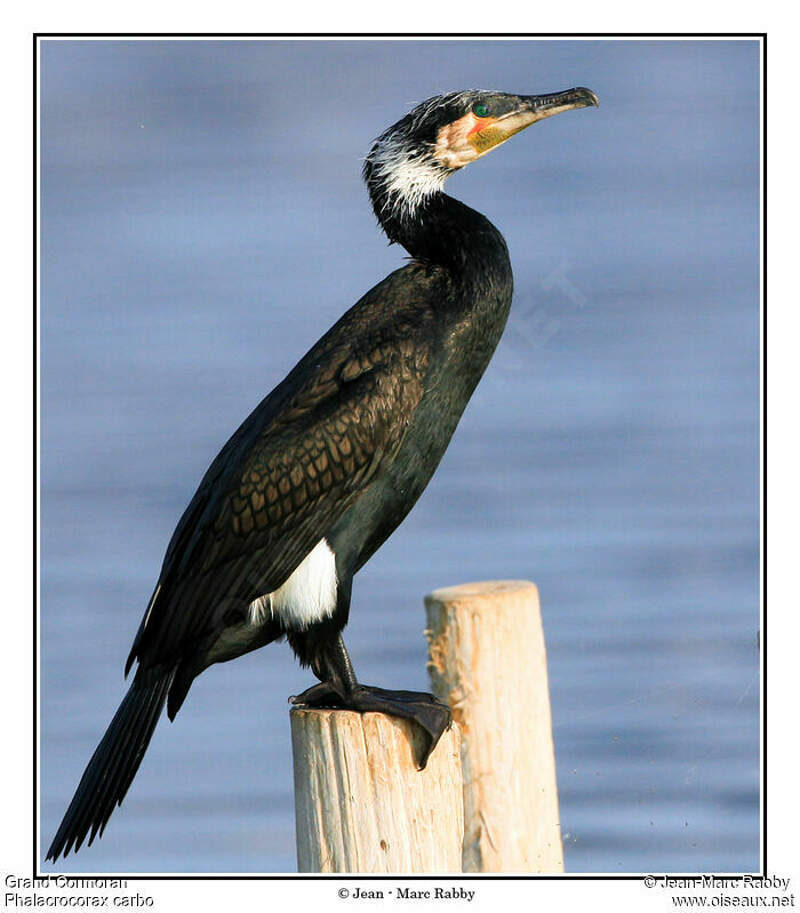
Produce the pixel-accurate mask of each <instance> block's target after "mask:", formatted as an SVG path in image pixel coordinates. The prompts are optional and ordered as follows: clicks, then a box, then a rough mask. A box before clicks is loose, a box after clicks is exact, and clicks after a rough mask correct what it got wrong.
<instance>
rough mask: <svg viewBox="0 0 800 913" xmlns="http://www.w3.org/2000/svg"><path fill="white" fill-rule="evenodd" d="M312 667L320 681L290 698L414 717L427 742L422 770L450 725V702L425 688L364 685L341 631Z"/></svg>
mask: <svg viewBox="0 0 800 913" xmlns="http://www.w3.org/2000/svg"><path fill="white" fill-rule="evenodd" d="M312 669H313V670H314V674H315V675H316V676H317V678H319V679H320V683H319V684H317V685H312V687H311V688H307V689H306V690H305V691H303V693H302V694H298V695H295V696H294V697H291V698H290V701H291V702H292V703H293V704H296V705H304V706H306V707H320V708H322V707H328V708H331V709H337V710H339V709H342V710H355V711H357V712H359V713H366V712H368V711H374V712H377V713H385V714H387V715H388V716H399V717H402V718H403V719H406V720H413V721H414V722H415V723H416V724H417V725H418V726H419V727H420V729H421V730H422V734H423V737H424V743H423V747H422V753H421V757H420V758H419V762H418V768H419V770H423V769H424V768H425V765H426V764H427V763H428V758H429V757H430V755H431V752H432V751H433V749H434V748H435V747H436V744H437V742H438V741H439V739H440V738H441V735H442V733H443V732H444V731H445V730H446V729H449V728H450V724H451V723H452V716H451V714H450V708H449V707H448V706H447V704H443V703H442V702H441V701H439V700H437V698H435V697H434V696H433V695H432V694H428V693H427V692H425V691H388V690H386V689H385V688H376V687H374V686H372V685H362V684H361V683H360V682H359V681H358V680H357V679H356V675H355V672H354V670H353V664H352V663H351V662H350V656H349V655H348V653H347V648H346V647H345V645H344V641H343V640H342V636H341V634H338V635H337V636H336V638H335V640H332V641H329V642H328V644H326V646H325V648H324V650H323V651H321V652H320V654H318V658H317V661H315V662H313V663H312Z"/></svg>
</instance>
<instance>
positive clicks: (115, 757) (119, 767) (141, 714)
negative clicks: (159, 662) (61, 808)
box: [46, 669, 175, 862]
mask: <svg viewBox="0 0 800 913" xmlns="http://www.w3.org/2000/svg"><path fill="white" fill-rule="evenodd" d="M174 675H175V670H174V669H171V670H169V671H167V672H162V673H161V674H157V673H154V672H152V671H150V672H147V673H143V672H142V671H141V670H140V671H139V672H138V673H137V675H136V678H135V679H134V680H133V683H132V684H131V687H130V689H129V690H128V693H127V694H126V695H125V697H124V698H123V700H122V703H121V704H120V705H119V709H118V710H117V712H116V713H115V714H114V719H113V720H112V721H111V723H110V725H109V727H108V729H107V730H106V734H105V735H104V736H103V738H102V739H101V741H100V744H99V745H98V746H97V748H96V749H95V753H94V754H93V755H92V759H91V760H90V761H89V763H88V765H87V766H86V770H85V772H84V774H83V777H81V782H80V783H79V784H78V788H77V790H76V791H75V796H74V798H73V799H72V802H71V803H70V806H69V808H68V809H67V813H66V814H65V815H64V820H63V821H62V822H61V826H60V827H59V829H58V833H57V834H56V836H55V837H54V838H53V842H52V844H51V845H50V849H49V850H48V851H47V857H46V858H47V859H52V860H53V862H55V861H56V859H58V857H59V856H60V855H61V854H62V853H63V855H64V856H66V855H67V854H68V853H69V851H70V849H74V850H75V852H77V851H78V849H79V848H80V846H81V844H82V843H83V841H84V840H85V839H86V835H87V834H88V833H89V831H90V830H91V834H89V841H88V843H87V846H89V845H91V843H92V841H93V840H94V838H95V836H97V834H98V832H99V834H100V835H101V836H102V833H103V831H104V830H105V826H106V824H107V823H108V819H109V818H110V817H111V813H112V812H113V811H114V808H115V807H116V806H117V805H120V804H121V803H122V800H123V799H124V798H125V794H126V793H127V791H128V787H129V786H130V785H131V782H132V780H133V778H134V776H135V775H136V771H137V770H138V769H139V764H140V763H141V761H142V758H143V757H144V753H145V751H146V750H147V746H148V745H149V744H150V739H151V738H152V735H153V730H154V729H155V728H156V723H157V722H158V718H159V716H160V715H161V709H162V708H163V706H164V702H165V701H166V699H167V692H168V691H169V688H170V685H171V684H172V679H173V677H174Z"/></svg>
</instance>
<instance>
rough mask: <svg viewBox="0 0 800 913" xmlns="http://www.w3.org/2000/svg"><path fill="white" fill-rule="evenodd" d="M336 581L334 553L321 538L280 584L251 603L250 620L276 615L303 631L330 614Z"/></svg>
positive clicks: (334, 604) (259, 620)
mask: <svg viewBox="0 0 800 913" xmlns="http://www.w3.org/2000/svg"><path fill="white" fill-rule="evenodd" d="M337 582H338V581H337V579H336V556H335V555H334V553H333V551H332V549H331V547H330V546H329V545H328V543H327V542H326V541H325V540H324V539H320V540H319V542H318V543H317V544H316V545H315V546H314V548H313V549H312V550H311V551H310V552H309V553H308V554H307V555H306V557H305V558H304V559H303V561H302V562H301V563H300V564H299V565H298V566H297V567H296V568H295V570H294V572H293V573H292V575H291V576H290V577H289V579H288V580H287V581H286V582H285V583H284V584H283V585H282V586H280V587H279V588H278V589H277V590H274V591H273V592H272V593H267V594H266V595H264V596H259V598H258V599H254V600H253V601H252V602H251V603H250V606H249V612H248V617H249V621H250V624H252V625H260V624H263V623H264V621H266V619H267V618H268V617H272V616H274V615H277V616H278V617H279V618H280V619H281V621H283V622H284V623H285V624H286V626H287V627H288V628H292V629H294V630H300V631H304V630H306V628H308V627H309V626H310V625H312V624H314V622H317V621H322V619H323V618H329V617H330V616H331V615H333V613H334V611H335V609H336V591H337Z"/></svg>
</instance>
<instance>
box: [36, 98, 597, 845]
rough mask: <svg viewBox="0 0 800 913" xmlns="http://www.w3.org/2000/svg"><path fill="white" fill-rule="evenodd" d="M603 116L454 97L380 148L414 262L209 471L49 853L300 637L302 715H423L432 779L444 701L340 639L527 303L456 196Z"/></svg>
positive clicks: (381, 197) (418, 114)
mask: <svg viewBox="0 0 800 913" xmlns="http://www.w3.org/2000/svg"><path fill="white" fill-rule="evenodd" d="M589 105H597V97H596V96H595V94H594V93H593V92H592V91H590V90H589V89H585V88H576V89H570V90H568V91H566V92H559V93H556V94H552V95H511V94H507V93H501V92H483V91H467V92H453V93H449V94H446V95H439V96H436V97H435V98H431V99H428V100H427V101H425V102H423V103H422V104H420V105H418V106H417V107H416V108H414V109H413V110H412V111H411V112H410V113H409V114H407V115H406V116H405V117H404V118H402V120H400V121H398V122H397V123H396V124H395V125H394V126H393V127H390V128H389V129H388V130H386V132H385V133H383V134H382V135H381V136H380V137H378V139H377V140H376V141H375V143H374V145H373V146H372V149H371V151H370V153H369V155H368V156H367V159H366V162H365V164H364V180H365V181H366V184H367V187H368V189H369V195H370V199H371V201H372V206H373V209H374V211H375V214H376V216H377V218H378V222H379V223H380V225H381V227H382V228H383V230H384V231H385V232H386V234H387V236H388V238H389V240H390V241H391V242H397V243H398V244H401V245H402V246H403V247H404V248H405V249H406V250H407V251H408V253H409V254H410V255H411V260H410V262H409V263H408V264H407V265H406V266H403V267H402V268H401V269H398V270H396V271H395V272H393V273H391V274H390V275H389V276H387V277H386V278H385V279H384V280H383V281H382V282H380V283H378V285H376V286H375V288H373V289H372V290H371V291H369V292H367V294H366V295H364V297H363V298H362V299H361V300H360V301H359V302H358V303H357V304H356V305H354V306H353V307H352V308H351V309H350V310H349V311H347V313H346V314H345V315H344V316H343V317H342V318H341V319H340V320H339V321H338V322H337V323H336V324H335V325H334V326H333V327H332V328H331V329H330V330H329V331H328V332H327V333H326V334H325V335H324V336H323V337H322V339H320V340H319V342H317V343H316V344H315V345H314V346H313V347H312V348H311V350H310V351H309V352H308V353H307V354H306V355H305V356H304V357H303V358H302V359H301V360H300V361H299V362H298V364H297V365H296V367H295V368H294V369H293V370H292V371H291V372H290V373H289V375H288V376H287V377H286V378H285V379H284V380H283V381H282V382H281V383H280V384H278V386H277V387H276V388H275V389H274V390H273V391H272V392H271V393H270V394H269V395H268V396H267V397H266V398H265V399H264V400H262V402H261V403H260V404H259V405H258V406H257V407H256V408H255V410H254V411H253V412H252V413H251V414H250V415H249V416H248V418H247V419H245V421H244V423H243V424H242V425H241V426H240V428H239V429H238V431H236V433H235V434H234V435H233V437H232V438H231V439H230V440H229V441H228V443H227V444H226V445H225V446H224V447H223V448H222V451H221V452H220V454H219V455H218V456H217V458H216V459H215V460H214V462H213V463H212V464H211V467H210V468H209V470H208V472H207V473H206V474H205V476H204V477H203V480H202V482H201V483H200V487H199V488H198V490H197V493H196V494H195V496H194V497H193V498H192V501H191V503H190V504H189V506H188V508H187V509H186V511H185V513H184V514H183V516H182V517H181V520H180V522H179V523H178V526H177V529H176V530H175V532H174V534H173V536H172V539H171V540H170V543H169V546H168V548H167V553H166V556H165V558H164V563H163V566H162V568H161V573H160V575H159V578H158V582H157V583H156V587H155V590H154V592H153V595H152V597H151V599H150V602H149V604H148V606H147V610H146V612H145V613H144V618H143V619H142V622H141V624H140V626H139V630H138V632H137V634H136V637H135V639H134V642H133V646H132V648H131V651H130V655H129V656H128V661H127V664H126V666H125V673H126V675H127V673H128V671H129V670H130V668H131V666H132V665H133V663H134V662H137V663H138V667H137V669H136V674H135V676H134V679H133V682H132V684H131V686H130V689H129V691H128V692H127V694H126V696H125V698H124V699H123V701H122V703H121V705H120V707H119V709H118V710H117V713H116V715H115V716H114V719H113V720H112V721H111V724H110V726H109V727H108V730H107V731H106V734H105V735H104V736H103V739H102V741H101V742H100V744H99V745H98V747H97V749H96V751H95V753H94V755H93V756H92V758H91V760H90V761H89V764H88V766H87V768H86V771H85V773H84V775H83V778H82V779H81V781H80V784H79V785H78V788H77V790H76V793H75V797H74V798H73V800H72V803H71V804H70V806H69V808H68V810H67V812H66V814H65V816H64V820H63V821H62V823H61V826H60V827H59V829H58V833H57V834H56V836H55V838H54V839H53V842H52V845H51V846H50V849H49V851H48V854H47V857H48V858H52V859H53V860H54V861H55V860H56V859H57V858H58V856H59V855H60V854H62V853H63V854H64V855H66V854H67V853H68V852H69V851H70V849H75V850H77V849H78V848H79V847H80V846H81V843H82V842H83V841H84V839H85V838H86V835H87V834H89V843H90V844H91V842H92V840H93V839H94V838H95V836H96V835H97V833H98V832H99V833H100V834H102V832H103V830H104V829H105V826H106V823H107V822H108V819H109V817H110V815H111V813H112V811H113V809H114V807H115V805H118V804H120V803H121V802H122V799H123V797H124V796H125V793H126V792H127V790H128V787H129V786H130V783H131V781H132V779H133V777H134V775H135V773H136V771H137V769H138V767H139V763H140V762H141V760H142V756H143V755H144V752H145V750H146V748H147V745H148V743H149V742H150V738H151V736H152V733H153V730H154V728H155V725H156V722H157V720H158V717H159V716H160V714H161V710H162V708H163V706H164V703H165V702H166V704H167V714H168V716H169V718H170V719H173V718H174V716H175V714H176V713H177V712H178V710H179V708H180V706H181V704H182V703H183V701H184V699H185V697H186V694H187V692H188V690H189V687H190V686H191V684H192V681H193V679H194V678H195V676H197V675H199V674H200V673H201V672H202V671H203V670H204V669H206V668H207V667H208V666H210V665H212V664H213V663H218V662H224V661H226V660H229V659H234V658H235V657H237V656H241V655H242V654H244V653H247V652H248V651H250V650H254V649H256V648H257V647H262V646H264V644H268V643H270V642H271V641H274V640H278V639H280V638H283V637H286V638H287V640H288V641H289V643H290V644H291V646H292V649H293V650H294V652H295V654H296V655H297V657H298V659H299V660H300V662H301V663H302V664H303V665H304V666H310V667H311V669H312V671H313V672H314V675H315V676H316V677H317V678H318V679H319V683H318V684H316V685H314V686H313V687H311V688H309V689H308V690H307V691H305V692H303V693H302V694H300V695H298V696H297V697H295V698H293V700H294V701H295V702H296V703H303V704H306V705H311V706H328V707H331V706H332V707H345V708H350V709H353V710H357V711H367V710H377V711H382V712H384V713H388V714H392V715H395V716H401V717H406V718H410V719H412V720H414V721H416V723H418V724H419V725H420V726H421V727H422V730H423V731H424V732H425V733H426V735H427V738H426V745H425V748H424V750H423V754H422V757H421V758H420V766H424V765H425V763H426V761H427V758H428V756H429V754H430V752H431V751H432V750H433V748H434V746H435V745H436V742H437V741H438V739H439V737H440V735H441V734H442V732H443V731H444V729H445V728H446V727H447V726H448V725H449V723H450V711H449V710H448V708H447V707H446V706H445V705H444V704H441V703H440V702H439V701H437V700H436V699H435V698H434V697H433V696H432V695H429V694H422V693H417V692H408V691H386V690H383V689H380V688H374V687H370V686H367V685H362V684H361V683H360V682H359V681H358V680H357V679H356V676H355V673H354V671H353V666H352V664H351V662H350V658H349V656H348V654H347V650H346V649H345V645H344V641H343V640H342V635H341V632H342V629H343V628H344V626H345V624H346V623H347V618H348V613H349V611H350V592H351V587H352V582H353V575H354V574H355V573H356V571H358V570H359V569H360V568H361V567H362V565H363V564H364V563H365V562H366V561H367V560H368V559H369V558H370V556H371V555H372V554H373V553H374V552H375V550H376V549H377V548H378V547H379V546H380V545H381V544H382V543H383V542H384V541H385V540H386V538H387V537H388V536H389V535H390V534H391V533H392V532H393V531H394V529H395V528H396V527H397V525H398V524H399V523H400V522H401V521H402V520H403V518H404V517H405V516H406V514H407V513H408V512H409V511H410V510H411V508H412V506H413V505H414V503H415V502H416V500H417V498H418V497H419V496H420V494H421V493H422V491H423V489H424V488H425V486H426V485H427V484H428V481H429V480H430V478H431V476H432V475H433V472H434V470H435V469H436V467H437V465H438V463H439V461H440V460H441V458H442V455H443V453H444V451H445V449H446V447H447V445H448V443H449V441H450V438H451V436H452V434H453V431H454V430H455V427H456V425H457V423H458V420H459V418H460V417H461V414H462V412H463V411H464V407H465V406H466V404H467V402H468V400H469V398H470V396H471V395H472V391H473V390H474V389H475V386H476V384H477V383H478V380H479V379H480V377H481V375H482V374H483V372H484V370H485V369H486V366H487V364H488V363H489V359H490V358H491V355H492V353H493V352H494V349H495V347H496V345H497V343H498V341H499V339H500V335H501V333H502V331H503V327H504V325H505V322H506V317H507V316H508V311H509V307H510V304H511V292H512V276H511V264H510V262H509V258H508V250H507V248H506V244H505V241H504V240H503V237H502V235H501V234H500V232H499V231H498V230H497V229H496V228H495V227H494V226H493V225H492V224H491V223H490V222H489V221H488V220H487V219H486V218H484V216H482V215H480V214H479V213H477V212H475V211H473V210H472V209H469V208H468V207H467V206H465V205H464V204H463V203H459V202H458V201H457V200H454V199H452V198H451V197H449V196H447V195H445V194H444V193H443V192H442V188H443V186H444V182H445V181H446V180H447V178H448V177H449V176H450V175H451V174H453V173H454V172H455V171H457V170H458V169H460V168H463V167H464V166H465V165H468V164H469V163H470V162H472V161H474V160H475V159H478V158H480V157H481V156H483V155H485V154H486V153H487V152H488V151H489V150H490V149H492V148H494V147H495V146H497V145H499V144H500V143H503V142H505V140H507V139H508V138H509V137H510V136H512V135H513V134H515V133H518V132H519V131H520V130H523V129H524V128H525V127H528V126H530V125H531V124H533V123H536V121H538V120H541V119H543V118H545V117H549V116H551V115H553V114H558V113H559V112H562V111H569V110H570V109H572V108H582V107H586V106H589Z"/></svg>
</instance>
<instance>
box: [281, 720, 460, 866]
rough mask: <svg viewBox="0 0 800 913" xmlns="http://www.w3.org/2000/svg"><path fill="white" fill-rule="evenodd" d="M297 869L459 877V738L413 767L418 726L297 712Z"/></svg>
mask: <svg viewBox="0 0 800 913" xmlns="http://www.w3.org/2000/svg"><path fill="white" fill-rule="evenodd" d="M290 718H291V726H292V750H293V755H294V784H295V819H296V825H297V865H298V871H299V872H363V873H373V874H374V873H386V874H389V873H454V872H460V871H461V845H462V838H463V833H464V815H463V805H462V801H463V800H462V790H463V783H462V778H461V763H460V756H459V755H460V748H459V734H458V729H457V727H456V726H453V727H452V728H451V729H450V730H449V731H448V732H445V734H444V735H443V736H442V738H441V741H440V742H439V744H438V745H437V747H436V750H435V751H434V752H433V754H432V755H431V757H430V759H429V761H428V766H427V767H426V768H425V770H422V771H420V770H417V768H416V764H415V758H416V757H418V756H419V750H420V744H419V740H420V736H419V734H418V733H417V731H416V729H415V726H414V724H413V723H410V722H409V721H407V720H400V719H396V718H394V717H388V716H385V715H384V714H382V713H364V714H361V713H354V712H351V711H349V710H316V709H309V708H294V709H292V711H291V713H290Z"/></svg>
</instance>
